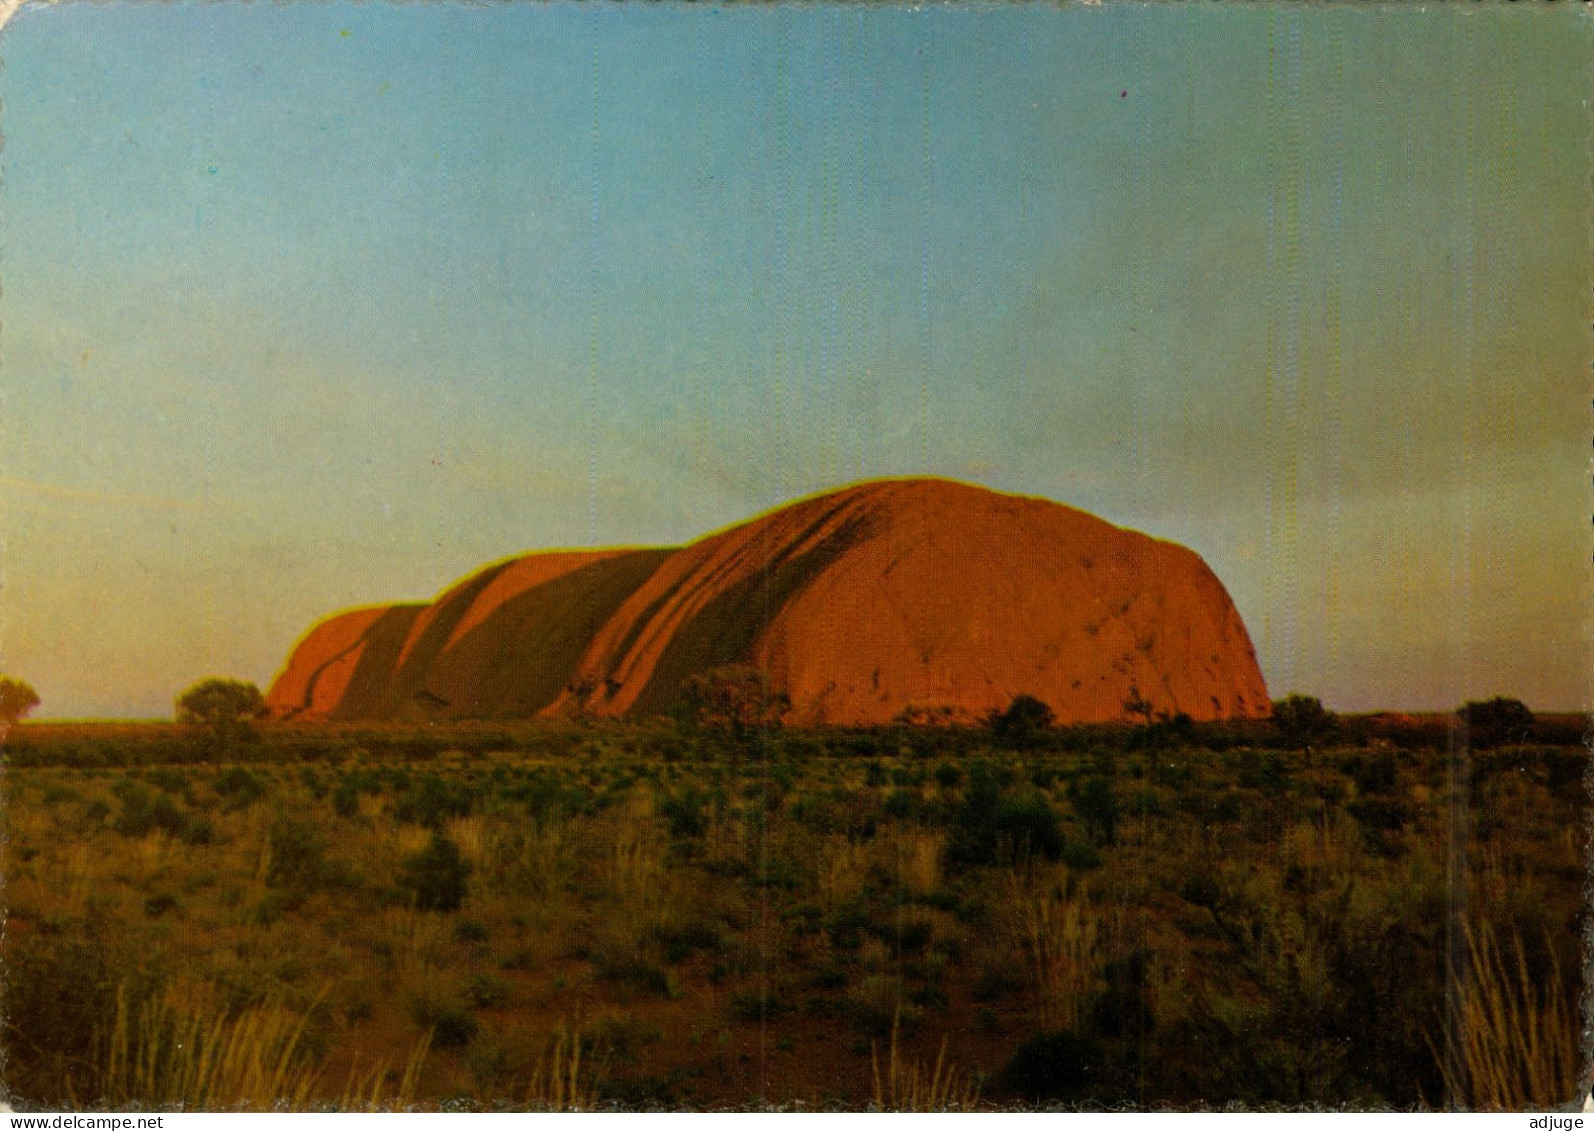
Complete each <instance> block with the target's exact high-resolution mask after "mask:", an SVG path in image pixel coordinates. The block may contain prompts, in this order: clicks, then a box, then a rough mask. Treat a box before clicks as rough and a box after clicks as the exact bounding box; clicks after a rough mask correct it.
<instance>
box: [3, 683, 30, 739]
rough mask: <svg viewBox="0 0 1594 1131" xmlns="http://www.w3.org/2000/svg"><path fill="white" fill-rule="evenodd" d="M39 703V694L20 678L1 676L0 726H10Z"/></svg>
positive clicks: (24, 716)
mask: <svg viewBox="0 0 1594 1131" xmlns="http://www.w3.org/2000/svg"><path fill="white" fill-rule="evenodd" d="M38 705H39V696H38V693H37V692H36V691H34V690H33V688H31V687H29V686H28V685H27V684H26V683H24V682H23V681H22V680H20V679H12V678H11V677H10V676H0V727H8V726H10V725H11V724H12V723H14V722H16V721H17V720H18V719H24V718H27V716H28V713H29V712H30V711H32V710H33V708H35V707H37V706H38Z"/></svg>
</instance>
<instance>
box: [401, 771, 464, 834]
mask: <svg viewBox="0 0 1594 1131" xmlns="http://www.w3.org/2000/svg"><path fill="white" fill-rule="evenodd" d="M475 807H476V791H475V790H474V789H473V788H471V785H470V783H469V782H466V781H462V780H459V779H456V778H445V777H441V776H440V775H438V774H431V773H428V774H422V775H421V776H420V777H419V778H418V779H416V780H415V781H414V782H412V783H411V784H410V786H409V788H408V789H406V790H405V791H404V792H402V793H400V794H399V795H398V797H397V798H395V799H394V802H393V816H394V817H395V818H397V819H398V820H400V821H406V822H408V823H410V824H412V825H424V826H426V827H427V828H432V829H438V828H442V826H443V823H444V822H445V821H447V820H449V819H450V818H453V817H465V816H469V815H470V813H471V811H472V810H473V809H475Z"/></svg>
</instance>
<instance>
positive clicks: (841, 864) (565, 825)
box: [4, 710, 1586, 1109]
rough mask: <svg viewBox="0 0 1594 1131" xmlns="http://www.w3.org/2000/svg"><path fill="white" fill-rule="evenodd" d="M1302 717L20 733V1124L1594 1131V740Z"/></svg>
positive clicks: (14, 958) (14, 950)
mask: <svg viewBox="0 0 1594 1131" xmlns="http://www.w3.org/2000/svg"><path fill="white" fill-rule="evenodd" d="M1480 718H1481V716H1480ZM1281 719H1282V722H1281V723H1280V724H1268V723H1253V724H1247V725H1239V724H1235V725H1221V726H1220V725H1207V726H1200V725H1194V724H1188V723H1186V722H1183V721H1169V720H1163V721H1161V722H1155V723H1153V724H1152V725H1149V726H1134V727H1131V726H1127V725H1125V726H1118V727H1094V728H1083V727H1076V728H1058V727H1052V726H1048V725H1046V724H1047V722H1048V720H1047V719H1045V718H1039V717H1037V718H1033V719H1030V718H1027V717H1026V718H1017V719H1014V720H1009V724H1010V725H1007V726H1006V727H1005V728H1004V727H995V728H967V729H950V728H942V729H937V728H910V727H901V728H885V729H880V730H873V731H840V730H838V731H824V732H814V731H796V730H791V731H780V730H769V729H759V730H756V731H751V732H747V731H739V732H734V733H733V732H731V731H705V730H702V729H699V728H693V727H690V726H678V725H675V724H667V723H657V724H635V725H624V724H606V725H601V726H600V725H576V724H570V725H566V726H553V725H541V726H533V725H530V724H527V725H525V726H521V727H516V728H509V727H485V726H484V727H467V726H459V727H455V728H452V729H448V730H435V729H411V730H405V729H401V728H391V729H374V728H372V729H363V730H362V729H351V728H331V727H327V728H319V729H316V728H310V727H304V728H293V727H288V726H269V725H265V726H260V727H256V728H245V729H242V730H240V731H238V732H237V733H233V734H229V735H226V736H218V735H216V734H213V733H206V734H199V735H196V734H194V733H193V732H192V731H191V730H190V729H185V728H180V727H161V726H154V725H152V726H142V727H140V726H131V725H127V726H103V727H96V726H91V725H83V726H64V725H56V726H51V725H48V724H37V723H36V724H24V725H22V726H19V727H17V728H15V729H14V730H13V732H12V735H11V738H10V741H9V743H8V762H9V769H8V771H7V774H6V778H5V788H6V792H7V806H6V819H7V823H8V830H7V832H8V836H9V842H8V845H7V850H6V876H5V884H6V887H5V898H6V903H7V913H8V920H7V924H6V930H5V935H4V962H5V978H6V986H5V1010H4V1016H5V1025H6V1039H5V1049H6V1055H7V1061H6V1065H5V1078H6V1084H7V1088H8V1089H9V1092H10V1095H11V1097H12V1102H13V1103H15V1104H17V1105H18V1106H23V1107H33V1108H37V1107H57V1106H70V1107H78V1108H81V1107H85V1106H89V1105H95V1104H108V1105H117V1106H121V1105H127V1104H132V1103H140V1104H144V1105H182V1106H185V1107H233V1106H244V1107H254V1108H261V1107H270V1106H272V1105H273V1104H274V1103H285V1104H286V1105H288V1106H291V1107H295V1108H305V1107H326V1108H342V1109H351V1108H366V1107H391V1106H407V1105H412V1104H419V1105H424V1106H443V1107H448V1108H485V1109H491V1108H494V1107H505V1106H507V1107H514V1108H520V1107H543V1108H561V1107H592V1106H602V1105H616V1106H622V1107H628V1108H635V1107H654V1106H665V1107H750V1106H762V1105H775V1106H794V1105H796V1104H799V1103H800V1104H802V1105H804V1106H806V1107H810V1108H821V1107H844V1108H858V1107H866V1106H869V1105H877V1106H880V1107H887V1108H902V1109H944V1108H966V1107H974V1106H980V1107H1017V1106H1021V1105H1055V1106H1070V1107H1079V1106H1086V1107H1100V1106H1112V1107H1118V1106H1135V1107H1161V1106H1171V1107H1177V1108H1190V1107H1199V1106H1209V1107H1221V1106H1224V1105H1228V1104H1243V1105H1248V1106H1261V1107H1273V1106H1296V1105H1313V1106H1329V1107H1336V1106H1350V1107H1357V1108H1365V1107H1384V1106H1392V1107H1397V1108H1407V1107H1441V1108H1443V1107H1478V1108H1489V1107H1528V1106H1532V1107H1550V1106H1556V1105H1560V1104H1563V1103H1565V1102H1567V1101H1569V1100H1571V1099H1572V1098H1573V1096H1574V1093H1575V1092H1576V1090H1577V1086H1578V1074H1579V1072H1580V1070H1581V1067H1582V1066H1581V1054H1580V1052H1579V1049H1578V1026H1579V1011H1578V1003H1579V1002H1580V1001H1581V1000H1582V997H1583V993H1584V986H1583V962H1582V934H1581V931H1582V929H1583V926H1584V917H1585V915H1586V911H1585V906H1584V900H1583V885H1584V881H1585V872H1584V859H1585V836H1586V832H1585V825H1584V823H1583V815H1584V810H1585V807H1586V795H1585V791H1584V771H1585V763H1586V756H1585V754H1584V752H1583V750H1582V748H1581V746H1580V745H1579V739H1580V730H1581V720H1561V721H1559V722H1557V721H1556V720H1543V719H1541V720H1538V721H1537V722H1532V721H1531V720H1529V721H1528V722H1526V723H1521V725H1515V724H1514V723H1512V720H1511V719H1507V720H1506V723H1512V725H1505V724H1501V727H1500V728H1497V731H1498V733H1496V732H1494V731H1491V732H1488V733H1487V734H1480V735H1472V736H1471V738H1472V739H1473V741H1471V742H1469V741H1464V740H1465V739H1466V738H1467V737H1468V736H1467V734H1466V732H1465V729H1464V726H1463V725H1462V724H1470V723H1477V725H1478V726H1482V725H1483V724H1484V723H1487V722H1489V720H1488V719H1482V721H1481V722H1480V721H1479V720H1476V719H1472V720H1469V719H1468V718H1467V717H1465V716H1464V717H1463V718H1462V719H1460V720H1456V719H1446V718H1441V717H1426V718H1417V719H1412V718H1404V717H1402V718H1383V719H1378V718H1374V719H1343V720H1337V721H1336V720H1333V719H1332V718H1331V717H1326V716H1325V717H1318V716H1316V715H1314V714H1313V713H1312V712H1311V711H1309V710H1305V711H1295V712H1291V711H1285V712H1283V714H1282V715H1281ZM1496 721H1497V720H1496ZM1518 722H1520V720H1518ZM1020 723H1022V724H1023V725H1018V724H1020ZM1490 725H1493V724H1492V723H1490ZM1513 726H1515V729H1513ZM1474 729H1476V727H1475V728H1474ZM1480 740H1481V741H1485V743H1486V745H1485V746H1484V747H1483V748H1478V747H1477V746H1476V745H1475V742H1476V741H1480Z"/></svg>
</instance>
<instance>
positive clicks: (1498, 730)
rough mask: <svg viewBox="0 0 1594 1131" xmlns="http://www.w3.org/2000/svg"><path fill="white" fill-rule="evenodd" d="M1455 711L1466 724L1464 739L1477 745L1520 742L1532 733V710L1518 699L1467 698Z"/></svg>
mask: <svg viewBox="0 0 1594 1131" xmlns="http://www.w3.org/2000/svg"><path fill="white" fill-rule="evenodd" d="M1456 714H1457V715H1458V716H1460V718H1461V720H1462V722H1464V723H1465V724H1466V728H1467V729H1466V734H1467V741H1468V742H1470V743H1471V744H1472V745H1473V746H1476V747H1479V748H1480V749H1488V748H1490V747H1494V746H1504V745H1507V744H1510V743H1518V744H1520V743H1524V742H1527V741H1528V740H1529V739H1530V738H1532V737H1533V712H1532V711H1530V710H1528V705H1527V704H1526V703H1524V702H1522V700H1520V699H1508V698H1506V697H1504V696H1496V697H1495V698H1493V699H1485V700H1482V701H1479V700H1471V701H1469V702H1468V703H1467V704H1466V705H1465V706H1463V707H1462V708H1461V709H1460V710H1458V711H1457V712H1456Z"/></svg>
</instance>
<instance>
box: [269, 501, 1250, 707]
mask: <svg viewBox="0 0 1594 1131" xmlns="http://www.w3.org/2000/svg"><path fill="white" fill-rule="evenodd" d="M730 664H750V665H752V666H754V667H756V668H759V669H761V670H763V671H764V672H766V673H767V675H768V678H769V682H770V685H771V687H772V688H773V689H774V690H777V691H782V692H784V693H785V694H786V695H787V696H789V697H790V700H791V704H792V711H791V714H790V715H789V716H788V721H790V722H793V723H797V724H824V723H828V724H873V723H884V722H890V721H892V720H893V719H896V718H899V717H901V716H902V715H903V714H904V713H919V714H926V715H931V716H935V717H940V718H947V719H953V720H963V721H972V720H975V719H978V718H980V717H982V716H983V715H985V714H986V713H987V712H989V711H991V710H992V709H993V708H1002V707H1005V706H1007V704H1008V703H1010V702H1011V701H1012V700H1013V698H1014V697H1015V696H1018V695H1033V696H1035V697H1037V698H1039V699H1041V700H1043V701H1045V702H1046V703H1047V704H1048V705H1050V707H1051V708H1052V710H1053V712H1055V714H1056V716H1057V718H1058V720H1059V721H1062V722H1104V721H1110V720H1114V719H1122V718H1124V717H1125V709H1124V704H1125V702H1126V700H1128V699H1129V698H1130V697H1131V695H1132V694H1134V693H1137V692H1138V694H1139V695H1140V696H1141V697H1142V698H1144V699H1145V700H1147V701H1149V703H1150V704H1151V705H1152V707H1153V708H1154V709H1156V710H1159V711H1167V712H1169V713H1170V714H1171V713H1177V712H1180V711H1182V712H1185V713H1186V714H1188V715H1190V716H1191V717H1192V718H1195V719H1214V718H1226V717H1233V716H1260V715H1265V714H1267V713H1268V694H1267V687H1266V684H1265V683H1264V682H1263V680H1262V673H1261V671H1260V670H1259V669H1258V667H1257V663H1256V654H1255V651H1254V650H1253V649H1252V646H1251V641H1250V637H1249V636H1248V635H1247V633H1246V630H1245V625H1244V624H1243V623H1242V622H1241V620H1240V616H1239V614H1238V612H1236V611H1235V608H1234V604H1233V602H1231V601H1230V600H1229V595H1228V593H1227V592H1226V591H1225V590H1224V588H1223V585H1222V583H1221V582H1219V581H1218V579H1217V577H1216V576H1214V575H1213V573H1212V571H1211V570H1210V569H1208V568H1207V565H1206V563H1205V562H1203V561H1202V560H1201V559H1200V558H1199V557H1198V556H1197V555H1196V554H1194V553H1192V552H1191V551H1190V550H1187V549H1185V548H1184V547H1183V546H1178V545H1175V544H1173V543H1171V542H1163V541H1158V540H1157V539H1154V538H1150V537H1148V536H1146V535H1144V534H1140V533H1137V532H1135V531H1131V530H1125V529H1122V528H1120V527H1116V526H1113V525H1112V524H1110V523H1108V522H1105V521H1103V520H1102V519H1099V518H1096V517H1094V516H1093V515H1089V514H1086V513H1085V512H1083V511H1079V510H1075V509H1073V508H1071V507H1066V506H1062V505H1060V504H1058V503H1053V502H1050V501H1047V500H1045V499H1035V498H1024V497H1020V496H1015V495H1004V494H999V493H997V492H994V491H990V490H986V489H984V488H981V487H973V486H969V485H967V484H962V483H955V482H951V481H948V480H941V479H902V480H882V481H876V482H869V483H863V484H859V485H856V486H853V487H848V488H845V489H843V490H840V491H836V492H833V493H830V494H826V495H822V496H819V497H816V498H811V499H806V500H803V501H801V502H797V503H793V504H791V505H790V506H787V507H783V508H781V509H779V510H776V511H773V512H771V513H769V514H766V515H763V516H760V517H758V518H755V519H752V520H751V521H749V522H746V523H743V524H741V525H739V526H735V527H732V528H730V529H728V530H724V531H721V532H720V533H717V534H712V535H709V536H708V537H705V538H703V539H701V540H699V541H697V542H694V543H692V544H691V545H689V546H686V547H683V548H678V549H643V550H634V549H633V550H600V551H591V552H570V551H564V552H550V553H533V554H527V555H525V556H524V557H519V558H515V559H512V560H510V561H507V562H502V563H499V564H496V565H493V566H489V567H488V568H486V569H484V570H482V571H480V572H478V573H476V574H474V575H472V576H470V577H468V578H466V579H465V580H463V581H461V582H459V583H458V584H457V585H455V586H454V587H453V588H451V589H449V590H447V591H446V592H445V593H444V594H443V595H442V596H441V597H439V598H438V599H437V600H436V601H434V602H432V603H431V604H429V605H392V606H384V607H376V608H367V609H359V610H355V611H352V612H346V613H340V614H337V615H335V616H333V617H331V618H329V619H327V620H324V621H322V622H321V623H320V624H318V625H316V626H315V627H314V628H312V629H311V630H310V632H309V633H308V634H307V635H306V636H305V637H304V638H303V639H302V640H301V641H300V642H299V644H298V646H297V647H296V648H295V649H294V651H293V654H292V655H291V656H290V657H289V659H288V663H287V665H286V667H285V668H284V669H283V671H282V672H281V674H279V675H278V677H277V679H276V680H275V682H274V683H273V684H272V686H271V690H270V692H269V694H268V695H267V702H268V704H269V705H270V706H271V708H272V709H273V710H274V711H275V712H276V713H277V714H278V715H280V716H284V717H301V718H325V719H371V720H381V719H422V718H525V717H531V716H537V715H544V716H561V715H576V714H586V715H595V716H615V715H630V714H635V715H649V714H664V713H668V712H669V711H671V710H672V709H674V708H675V707H676V706H677V705H678V704H679V703H680V701H681V697H682V688H683V684H685V682H686V681H687V680H689V679H690V678H691V677H692V676H694V675H696V674H699V673H702V672H705V671H709V670H712V669H715V668H718V667H722V666H725V665H730Z"/></svg>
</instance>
